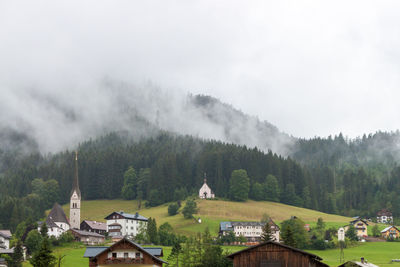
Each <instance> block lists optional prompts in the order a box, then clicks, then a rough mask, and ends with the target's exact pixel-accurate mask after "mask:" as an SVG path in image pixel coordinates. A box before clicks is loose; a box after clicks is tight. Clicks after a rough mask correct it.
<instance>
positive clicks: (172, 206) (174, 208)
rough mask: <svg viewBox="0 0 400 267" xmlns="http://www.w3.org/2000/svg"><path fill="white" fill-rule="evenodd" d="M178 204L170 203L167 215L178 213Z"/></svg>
mask: <svg viewBox="0 0 400 267" xmlns="http://www.w3.org/2000/svg"><path fill="white" fill-rule="evenodd" d="M178 210H179V206H178V204H176V203H171V204H169V205H168V215H169V216H174V215H176V214H177V213H178Z"/></svg>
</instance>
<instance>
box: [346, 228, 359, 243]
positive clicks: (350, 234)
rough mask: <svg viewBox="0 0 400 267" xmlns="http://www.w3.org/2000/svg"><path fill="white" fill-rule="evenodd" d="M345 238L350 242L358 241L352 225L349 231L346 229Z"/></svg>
mask: <svg viewBox="0 0 400 267" xmlns="http://www.w3.org/2000/svg"><path fill="white" fill-rule="evenodd" d="M346 236H347V237H348V238H349V239H350V240H352V241H357V240H358V237H357V234H356V228H355V227H354V225H352V224H350V226H349V229H347V231H346Z"/></svg>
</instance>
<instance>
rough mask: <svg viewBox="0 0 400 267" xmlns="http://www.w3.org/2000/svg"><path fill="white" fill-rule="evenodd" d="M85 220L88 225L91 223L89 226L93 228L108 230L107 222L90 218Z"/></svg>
mask: <svg viewBox="0 0 400 267" xmlns="http://www.w3.org/2000/svg"><path fill="white" fill-rule="evenodd" d="M83 222H85V223H86V224H87V225H89V227H90V228H92V229H96V230H104V231H107V224H106V223H103V222H97V221H89V220H84V221H83ZM83 222H82V223H83Z"/></svg>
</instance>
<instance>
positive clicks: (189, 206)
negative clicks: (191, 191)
mask: <svg viewBox="0 0 400 267" xmlns="http://www.w3.org/2000/svg"><path fill="white" fill-rule="evenodd" d="M196 212H197V204H196V202H195V201H194V200H191V199H189V200H188V201H186V205H185V207H184V208H183V210H182V214H183V217H185V219H191V218H193V214H195V213H196Z"/></svg>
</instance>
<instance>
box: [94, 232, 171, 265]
mask: <svg viewBox="0 0 400 267" xmlns="http://www.w3.org/2000/svg"><path fill="white" fill-rule="evenodd" d="M121 252H122V253H123V254H129V255H131V254H133V255H135V256H133V257H131V256H128V257H126V256H119V255H120V254H121ZM110 254H111V256H110ZM114 254H115V255H116V256H114ZM163 263H166V262H165V261H163V260H162V259H159V258H157V257H155V256H154V255H152V254H150V253H149V252H147V251H146V250H144V249H143V248H142V247H141V246H139V245H138V244H136V243H134V242H132V241H129V240H127V239H125V238H124V239H122V240H121V241H119V242H117V243H115V244H114V245H112V246H111V247H109V248H108V249H106V250H104V251H102V252H101V253H100V254H98V255H96V256H94V257H90V258H89V267H97V266H103V265H111V266H119V265H121V266H159V267H162V266H163Z"/></svg>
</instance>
